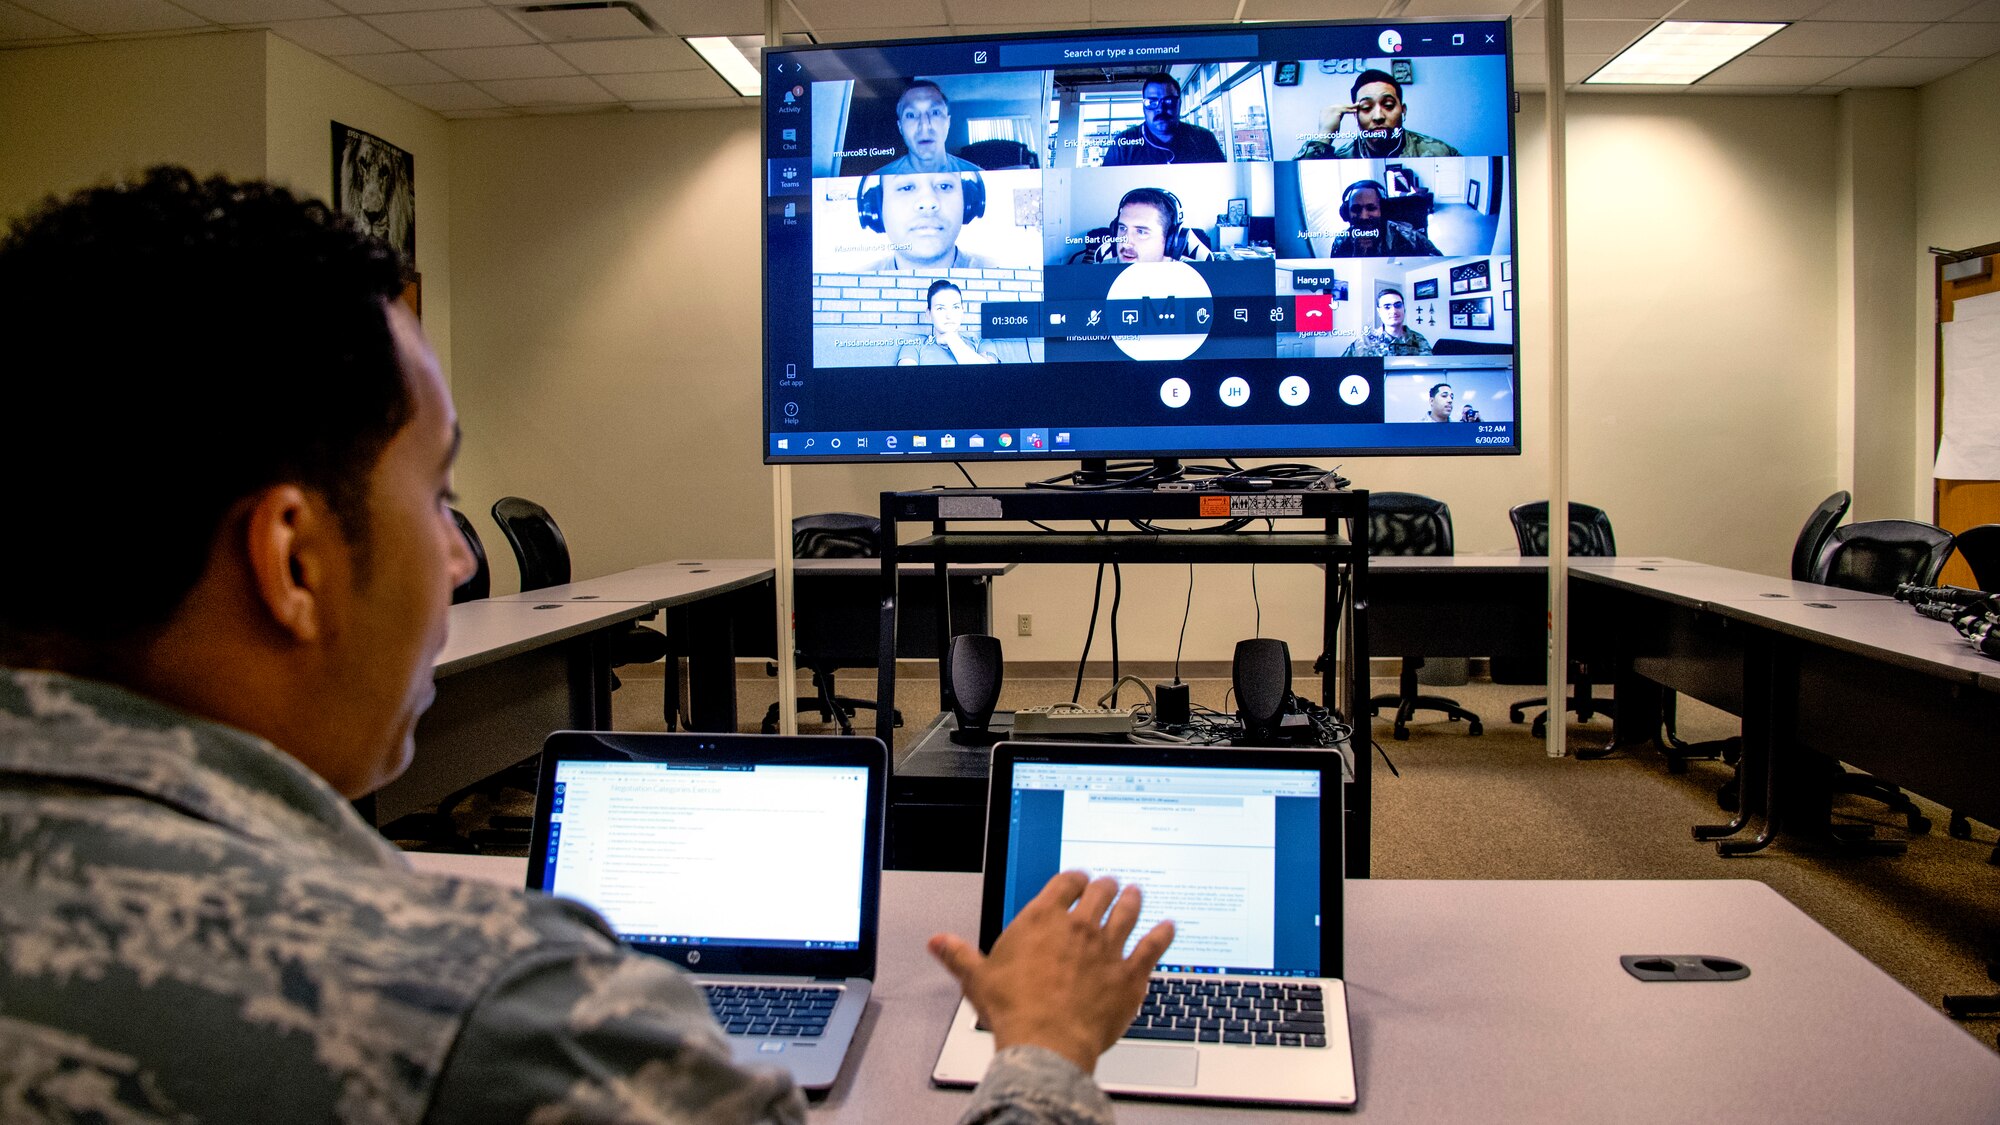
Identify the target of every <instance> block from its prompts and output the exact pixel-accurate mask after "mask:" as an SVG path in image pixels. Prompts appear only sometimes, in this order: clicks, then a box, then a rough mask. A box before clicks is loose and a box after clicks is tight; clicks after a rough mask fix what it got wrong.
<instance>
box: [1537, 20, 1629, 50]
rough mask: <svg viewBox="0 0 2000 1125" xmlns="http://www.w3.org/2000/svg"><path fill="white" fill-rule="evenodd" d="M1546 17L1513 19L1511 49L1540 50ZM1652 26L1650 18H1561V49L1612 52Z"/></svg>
mask: <svg viewBox="0 0 2000 1125" xmlns="http://www.w3.org/2000/svg"><path fill="white" fill-rule="evenodd" d="M1547 24H1548V21H1547V20H1516V21H1514V50H1515V52H1516V53H1518V54H1523V55H1539V54H1544V53H1545V52H1544V51H1543V50H1542V48H1543V47H1545V46H1547V42H1546V40H1544V39H1543V36H1544V35H1545V34H1546V32H1545V31H1544V28H1545V27H1546V26H1547ZM1651 30H1653V21H1652V20H1576V19H1565V20H1563V53H1564V54H1566V55H1567V54H1570V53H1572V52H1574V53H1577V54H1598V53H1604V54H1612V55H1615V54H1617V53H1618V52H1620V51H1622V50H1624V49H1625V48H1627V47H1629V46H1631V45H1632V41H1633V40H1635V39H1637V38H1639V37H1640V36H1641V35H1644V34H1646V33H1647V32H1649V31H1651Z"/></svg>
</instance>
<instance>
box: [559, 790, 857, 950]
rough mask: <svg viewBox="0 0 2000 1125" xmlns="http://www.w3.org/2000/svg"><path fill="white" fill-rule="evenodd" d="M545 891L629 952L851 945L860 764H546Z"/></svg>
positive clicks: (854, 936) (854, 939)
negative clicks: (592, 915) (573, 905)
mask: <svg viewBox="0 0 2000 1125" xmlns="http://www.w3.org/2000/svg"><path fill="white" fill-rule="evenodd" d="M554 767H555V771H556V772H555V780H554V792H553V794H552V796H551V798H550V803H549V806H548V814H547V816H548V830H547V843H546V845H545V849H544V852H543V854H542V856H541V859H542V861H543V862H542V864H541V865H540V866H541V872H542V877H541V889H542V890H544V891H547V892H549V893H550V894H554V895H561V896H563V897H565V898H573V899H576V900H578V901H580V902H583V903H584V904H586V905H588V906H590V907H592V908H594V909H596V910H597V912H598V913H600V914H602V915H604V917H605V919H606V920H607V921H609V922H610V923H611V927H612V929H613V930H614V931H616V932H617V934H618V936H619V937H620V938H622V939H623V940H625V941H627V942H629V943H631V944H633V945H635V946H639V947H642V948H643V947H645V946H648V945H655V946H667V945H676V946H702V945H717V946H754V947H771V948H781V949H825V950H847V949H857V948H859V947H860V945H861V942H862V879H863V875H864V870H865V867H866V864H865V849H866V845H867V827H868V819H869V818H868V802H869V793H868V771H867V769H865V768H863V767H861V766H836V765H825V766H821V765H770V764H757V765H751V764H740V765H724V764H716V763H692V762H664V761H661V762H633V761H623V762H610V761H565V760H557V761H555V762H554Z"/></svg>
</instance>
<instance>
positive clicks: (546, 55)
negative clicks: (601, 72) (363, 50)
mask: <svg viewBox="0 0 2000 1125" xmlns="http://www.w3.org/2000/svg"><path fill="white" fill-rule="evenodd" d="M424 57H425V58H427V59H429V60H431V61H432V62H434V63H436V64H438V65H439V66H441V67H443V68H445V69H446V70H449V71H451V72H452V73H453V74H456V75H458V76H459V77H460V78H464V79H468V80H470V81H473V82H482V81H486V80H489V79H498V78H552V77H555V76H556V75H559V74H575V73H576V68H575V67H573V66H571V65H569V63H567V62H564V61H563V60H562V59H561V58H559V57H557V55H556V53H555V52H554V51H551V50H549V49H548V48H547V47H542V46H526V47H463V48H460V49H459V50H456V51H425V52H424Z"/></svg>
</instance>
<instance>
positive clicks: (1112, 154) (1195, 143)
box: [1104, 74, 1227, 168]
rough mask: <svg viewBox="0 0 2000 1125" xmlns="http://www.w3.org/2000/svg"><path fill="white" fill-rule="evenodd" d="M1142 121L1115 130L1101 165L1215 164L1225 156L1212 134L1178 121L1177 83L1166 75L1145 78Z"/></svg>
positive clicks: (1178, 94) (1178, 85) (1110, 166)
mask: <svg viewBox="0 0 2000 1125" xmlns="http://www.w3.org/2000/svg"><path fill="white" fill-rule="evenodd" d="M1141 97H1142V98H1144V99H1145V100H1144V103H1143V104H1144V106H1145V110H1146V121H1145V123H1144V124H1142V125H1134V126H1132V127H1131V128H1129V129H1125V130H1123V131H1121V132H1119V133H1118V134H1117V135H1116V136H1114V137H1112V138H1111V147H1110V148H1107V149H1105V150H1104V166H1105V167H1106V168H1118V167H1123V166H1125V165H1130V164H1218V163H1221V162H1222V161H1223V160H1225V159H1227V158H1226V157H1224V156H1223V155H1222V146H1221V145H1220V144H1217V143H1216V140H1215V134H1214V133H1211V132H1209V131H1208V130H1206V129H1204V128H1202V127H1201V126H1199V125H1189V124H1187V123H1186V122H1183V121H1182V120H1181V84H1180V83H1178V82H1176V81H1174V79H1173V76H1172V75H1170V74H1154V75H1149V76H1147V78H1146V84H1145V86H1144V88H1143V91H1142V93H1141Z"/></svg>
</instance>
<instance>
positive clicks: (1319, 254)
mask: <svg viewBox="0 0 2000 1125" xmlns="http://www.w3.org/2000/svg"><path fill="white" fill-rule="evenodd" d="M1507 50H1508V25H1507V24H1506V23H1505V22H1490V21H1489V22H1421V21H1417V22H1402V23H1389V22H1372V23H1365V24H1362V23H1347V24H1314V25H1303V24H1292V25H1277V24H1244V25H1235V26H1229V27H1226V28H1209V29H1196V30H1188V29H1168V30H1149V31H1131V32H1127V31H1122V30H1121V31H1117V32H1093V33H1089V34H1078V33H1071V34H1068V35H1064V36H1054V35H1049V36H1029V37H1016V38H1003V39H978V40H971V39H955V40H929V41H912V42H906V43H890V44H875V45H866V46H863V45H854V44H848V45H842V46H834V47H810V48H799V49H788V50H775V51H771V52H769V53H768V54H767V55H766V76H765V86H764V113H765V124H766V128H767V135H766V137H765V139H764V144H765V151H766V156H767V160H766V184H765V193H766V194H765V201H764V202H765V223H766V226H765V263H764V268H765V281H764V286H765V291H764V302H765V384H764V392H765V393H764V400H765V439H766V448H765V456H766V459H767V460H770V461H785V460H804V461H858V460H872V459H875V458H880V457H915V458H925V459H932V460H967V459H973V460H976V459H997V458H1002V457H1022V456H1026V457H1044V458H1058V459H1061V458H1067V459H1072V460H1074V459H1077V458H1082V457H1109V456H1176V455H1194V454H1204V453H1206V454H1234V453H1257V452H1269V453H1300V454H1303V453H1325V454H1344V453H1407V452H1456V453H1517V452H1519V444H1518V439H1517V433H1516V429H1517V425H1518V422H1519V417H1520V410H1519V406H1518V402H1517V399H1518V392H1519V378H1518V375H1517V362H1516V360H1517V356H1518V352H1517V348H1516V341H1517V339H1518V331H1517V328H1518V317H1519V310H1518V308H1517V307H1516V300H1515V284H1514V238H1515V232H1514V206H1515V203H1514V200H1515V196H1514V175H1513V120H1512V113H1511V104H1512V98H1511V94H1510V89H1511V86H1510V75H1509V69H1508V67H1509V63H1508V54H1507ZM960 367H963V368H965V371H964V372H963V373H961V372H959V371H958V370H957V369H958V368H960ZM947 369H949V370H947Z"/></svg>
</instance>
